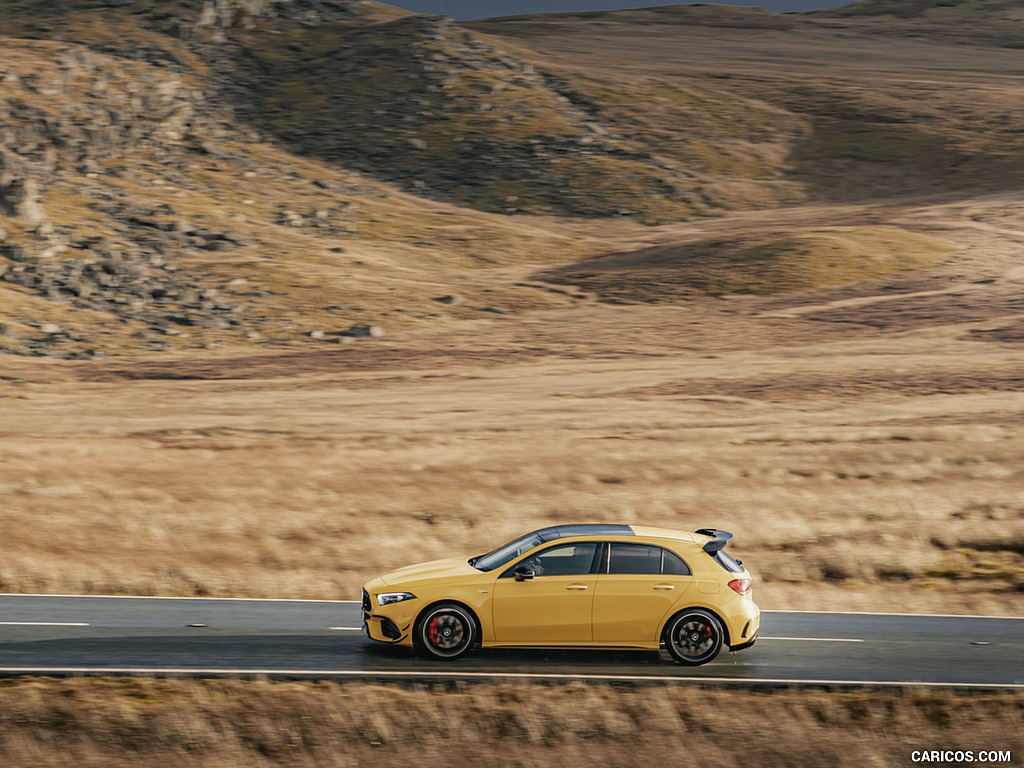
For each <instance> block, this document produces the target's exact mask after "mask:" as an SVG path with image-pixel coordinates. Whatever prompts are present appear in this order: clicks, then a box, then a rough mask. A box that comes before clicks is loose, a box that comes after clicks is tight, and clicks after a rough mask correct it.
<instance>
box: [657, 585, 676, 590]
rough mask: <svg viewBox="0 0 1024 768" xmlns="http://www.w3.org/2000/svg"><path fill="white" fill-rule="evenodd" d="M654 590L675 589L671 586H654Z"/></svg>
mask: <svg viewBox="0 0 1024 768" xmlns="http://www.w3.org/2000/svg"><path fill="white" fill-rule="evenodd" d="M654 588H655V589H675V587H674V586H672V585H671V584H655V585H654Z"/></svg>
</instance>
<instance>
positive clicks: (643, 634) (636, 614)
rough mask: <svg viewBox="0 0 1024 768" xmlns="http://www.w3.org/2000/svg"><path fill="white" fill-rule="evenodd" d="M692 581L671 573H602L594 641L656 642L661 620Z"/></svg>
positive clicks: (598, 592) (597, 590)
mask: <svg viewBox="0 0 1024 768" xmlns="http://www.w3.org/2000/svg"><path fill="white" fill-rule="evenodd" d="M692 581H693V577H692V576H679V575H673V574H607V573H605V574H601V575H600V576H598V577H597V587H596V591H595V593H594V642H596V643H608V644H611V645H628V644H650V643H653V642H657V641H658V639H659V638H658V627H659V626H660V624H661V620H662V619H663V618H665V616H666V615H667V614H668V612H669V611H670V610H672V606H674V605H675V604H676V602H677V601H678V600H679V598H680V596H681V595H682V594H684V593H685V592H686V591H687V590H688V589H689V588H690V584H691V583H692Z"/></svg>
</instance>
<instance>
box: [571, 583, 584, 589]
mask: <svg viewBox="0 0 1024 768" xmlns="http://www.w3.org/2000/svg"><path fill="white" fill-rule="evenodd" d="M586 588H587V585H586V584H570V585H569V586H568V587H566V589H586Z"/></svg>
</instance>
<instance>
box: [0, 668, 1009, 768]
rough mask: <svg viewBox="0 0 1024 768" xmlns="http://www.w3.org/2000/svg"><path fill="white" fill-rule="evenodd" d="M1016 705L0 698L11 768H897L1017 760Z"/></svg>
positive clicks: (93, 692) (479, 693) (24, 688)
mask: <svg viewBox="0 0 1024 768" xmlns="http://www.w3.org/2000/svg"><path fill="white" fill-rule="evenodd" d="M1022 715H1024V697H1022V696H1021V695H1019V694H972V695H966V694H964V695H961V694H955V693H949V692H942V691H936V692H920V691H917V692H904V691H872V692H830V693H823V692H813V691H812V692H800V691H773V692H764V693H754V692H746V691H744V692H733V691H723V690H701V689H699V688H677V687H670V688H654V687H649V688H636V689H615V688H608V687H587V686H583V685H575V684H573V685H564V686H554V687H538V686H512V685H500V686H487V685H481V686H456V687H455V688H454V689H449V690H445V689H443V688H441V687H436V688H398V687H393V686H382V685H372V684H345V685H339V684H335V683H323V682H321V683H285V682H280V683H274V682H259V681H253V682H243V681H231V680H206V681H195V682H178V681H167V680H147V679H120V680H102V679H101V680H82V679H79V680H59V681H55V680H46V679H39V680H32V679H28V680H20V681H16V682H14V681H8V682H4V683H0V759H2V760H3V761H4V762H5V763H6V764H8V765H52V764H68V763H74V764H75V765H79V766H104V768H108V767H109V768H116V767H117V766H131V765H139V764H140V763H153V762H157V761H159V762H161V763H169V762H171V761H173V762H175V763H176V764H181V765H217V766H273V765H288V766H314V765H328V764H329V765H338V766H347V765H363V764H365V763H367V762H375V763H389V764H391V763H399V762H416V763H418V764H430V765H432V764H437V763H440V762H441V761H443V762H445V763H448V762H450V761H452V760H453V759H457V760H461V761H463V762H466V763H469V764H475V765H480V764H491V763H500V764H501V765H507V766H533V765H538V764H540V765H550V766H575V765H580V764H584V763H587V762H595V761H596V762H597V763H599V764H600V765H603V766H634V765H637V764H648V763H653V762H656V761H663V760H664V759H665V758H666V757H667V756H668V755H672V754H679V753H685V754H689V755H700V760H701V763H702V764H706V765H709V766H730V765H735V764H737V763H739V762H743V761H744V760H746V759H749V757H750V755H751V754H756V755H757V762H758V764H759V765H764V766H769V767H771V766H791V765H806V766H834V765H893V764H900V763H903V762H907V761H909V759H910V753H911V751H912V750H920V749H933V748H934V749H938V748H943V749H945V748H955V749H971V750H974V751H975V752H977V751H978V750H981V749H986V750H990V749H991V750H1004V751H1005V750H1008V751H1011V752H1012V753H1013V754H1017V753H1019V752H1020V751H1021V750H1022V749H1024V739H1022V737H1021V735H1020V728H1019V724H1020V719H1021V716H1022Z"/></svg>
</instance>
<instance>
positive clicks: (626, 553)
mask: <svg viewBox="0 0 1024 768" xmlns="http://www.w3.org/2000/svg"><path fill="white" fill-rule="evenodd" d="M602 571H604V572H605V573H609V574H619V575H622V574H649V575H655V574H663V573H665V574H675V575H679V576H689V575H690V568H689V566H688V565H687V564H686V563H684V562H683V560H682V558H680V557H679V556H678V555H676V554H675V553H673V552H669V551H668V550H667V549H663V548H662V547H657V546H654V545H653V544H632V543H629V544H627V543H624V542H618V541H613V542H611V544H609V545H608V561H607V563H606V569H602Z"/></svg>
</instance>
